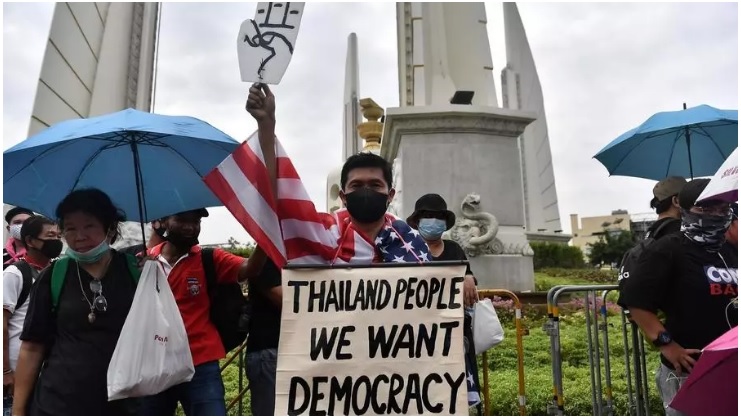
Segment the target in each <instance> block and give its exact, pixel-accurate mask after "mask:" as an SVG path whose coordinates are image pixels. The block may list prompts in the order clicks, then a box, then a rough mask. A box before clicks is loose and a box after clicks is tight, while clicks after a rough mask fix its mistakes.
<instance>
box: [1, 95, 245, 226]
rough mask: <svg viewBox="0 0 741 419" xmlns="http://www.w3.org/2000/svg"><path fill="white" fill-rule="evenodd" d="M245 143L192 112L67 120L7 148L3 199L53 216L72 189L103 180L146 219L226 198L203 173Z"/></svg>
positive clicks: (134, 216) (132, 214)
mask: <svg viewBox="0 0 741 419" xmlns="http://www.w3.org/2000/svg"><path fill="white" fill-rule="evenodd" d="M238 146H239V143H238V142H237V141H235V140H234V139H233V138H231V137H229V136H228V135H226V134H224V133H223V132H221V131H219V130H218V129H216V128H214V127H212V126H211V125H209V124H207V123H205V122H203V121H201V120H199V119H196V118H191V117H183V116H164V115H156V114H151V113H147V112H141V111H137V110H134V109H126V110H124V111H120V112H116V113H112V114H108V115H103V116H99V117H94V118H87V119H75V120H70V121H65V122H61V123H59V124H56V125H53V126H51V127H49V128H47V129H45V130H44V131H42V132H40V133H39V134H37V135H34V136H33V137H30V138H28V139H27V140H25V141H23V142H21V143H20V144H17V145H16V146H14V147H12V148H10V149H8V150H6V151H5V152H4V153H3V202H5V203H8V204H13V205H18V206H22V207H25V208H28V209H31V210H33V211H36V212H38V213H41V214H44V215H46V216H50V217H51V216H53V215H54V212H55V210H56V206H57V205H58V204H59V202H60V201H61V200H62V199H63V198H64V197H65V196H66V195H67V194H68V193H70V192H71V191H73V190H75V189H81V188H98V189H100V190H102V191H104V192H106V193H107V194H108V195H109V196H110V197H111V199H113V201H114V203H116V205H118V206H119V207H120V208H121V209H122V210H123V211H124V212H125V213H126V217H127V219H128V220H129V221H132V220H133V221H139V222H142V223H144V222H148V221H151V220H154V219H157V218H161V217H164V216H167V215H171V214H175V213H178V212H182V211H187V210H191V209H195V208H202V207H210V206H220V205H222V204H221V202H220V201H219V200H218V199H217V198H216V196H214V194H213V193H212V192H211V190H210V189H208V187H207V186H206V185H205V184H204V182H203V180H202V177H203V176H205V175H206V174H207V173H208V172H209V171H210V170H211V169H213V168H214V167H215V166H216V165H218V164H219V163H221V161H222V160H224V159H225V158H226V157H227V156H228V155H229V154H230V153H231V152H232V151H234V149H236V148H237V147H238Z"/></svg>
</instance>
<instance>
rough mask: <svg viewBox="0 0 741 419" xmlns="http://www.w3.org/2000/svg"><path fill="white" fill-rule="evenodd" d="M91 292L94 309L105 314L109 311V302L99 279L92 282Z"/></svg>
mask: <svg viewBox="0 0 741 419" xmlns="http://www.w3.org/2000/svg"><path fill="white" fill-rule="evenodd" d="M90 291H92V292H93V308H95V311H97V312H99V313H105V312H106V311H107V310H108V300H106V299H105V296H104V295H103V284H101V283H100V280H99V279H93V280H92V281H90Z"/></svg>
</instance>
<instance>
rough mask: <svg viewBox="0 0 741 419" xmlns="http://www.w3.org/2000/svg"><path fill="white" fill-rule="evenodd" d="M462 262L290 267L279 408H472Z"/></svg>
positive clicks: (396, 411)
mask: <svg viewBox="0 0 741 419" xmlns="http://www.w3.org/2000/svg"><path fill="white" fill-rule="evenodd" d="M464 274H465V266H434V267H433V266H425V267H398V268H397V267H391V268H362V269H312V270H308V269H306V270H284V271H283V317H282V321H281V330H280V345H279V349H278V373H277V379H276V403H275V414H276V415H281V416H282V415H289V416H293V415H312V416H314V415H365V414H367V415H431V414H440V415H453V414H457V415H467V414H468V401H467V396H466V394H467V387H466V381H465V380H466V374H465V365H464V349H463V275H464Z"/></svg>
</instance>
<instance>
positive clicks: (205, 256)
mask: <svg viewBox="0 0 741 419" xmlns="http://www.w3.org/2000/svg"><path fill="white" fill-rule="evenodd" d="M201 263H202V264H203V271H204V273H205V274H206V292H210V291H213V290H215V289H216V285H217V282H218V281H217V280H216V265H215V264H214V249H211V248H202V249H201Z"/></svg>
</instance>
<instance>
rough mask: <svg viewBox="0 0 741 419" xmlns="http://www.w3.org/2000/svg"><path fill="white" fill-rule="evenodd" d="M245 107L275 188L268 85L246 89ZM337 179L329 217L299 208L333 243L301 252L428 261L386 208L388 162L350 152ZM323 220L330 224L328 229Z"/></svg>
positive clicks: (418, 240)
mask: <svg viewBox="0 0 741 419" xmlns="http://www.w3.org/2000/svg"><path fill="white" fill-rule="evenodd" d="M247 111H248V112H249V113H250V114H251V115H252V116H253V117H254V118H255V120H257V124H258V129H257V132H258V138H259V141H260V149H261V151H262V153H263V157H264V161H265V165H266V167H267V172H268V176H269V179H270V186H271V189H272V190H273V191H274V192H276V191H277V189H278V187H277V184H278V182H277V171H276V165H275V145H276V141H275V96H274V95H273V94H272V92H271V91H270V88H269V87H268V86H266V85H262V84H254V85H253V86H252V87H251V88H250V92H249V97H248V99H247ZM340 183H341V186H342V188H341V191H340V194H339V195H340V199H341V200H342V203H343V204H344V207H345V208H342V209H339V210H337V211H336V212H335V213H334V214H331V215H329V216H327V214H321V213H319V212H318V211H316V209H315V208H311V209H308V208H302V209H303V210H304V214H303V215H302V218H303V219H305V220H312V221H316V222H317V223H322V224H324V226H325V227H327V230H326V232H323V233H322V235H323V237H322V240H321V242H322V243H324V244H326V243H336V246H334V247H332V248H331V249H327V247H329V246H325V245H323V244H322V243H319V242H316V243H319V244H318V245H317V246H315V247H312V248H304V249H303V252H302V253H303V254H309V255H311V256H321V257H322V258H323V259H324V260H326V261H328V262H330V263H334V262H336V261H337V260H342V261H343V262H345V263H350V264H369V263H394V262H427V261H429V260H430V259H431V257H430V251H429V248H428V246H427V243H425V241H424V240H423V239H422V237H421V236H420V235H419V233H418V232H417V231H416V230H414V229H412V228H411V227H410V226H409V225H408V224H407V223H406V222H404V221H403V220H400V219H397V218H396V217H395V216H394V215H393V214H390V213H388V212H387V208H388V206H389V203H390V202H391V201H392V200H393V199H394V195H395V190H394V188H393V187H392V169H391V164H390V163H389V162H387V161H386V160H385V159H384V158H383V157H381V156H378V155H376V154H373V153H368V152H363V153H358V154H356V155H354V156H350V158H348V159H347V161H345V164H344V165H343V166H342V172H341V174H340ZM275 195H280V194H277V193H276V194H275ZM328 224H332V228H330V227H329V225H328ZM335 227H336V228H335ZM310 241H311V240H307V242H310ZM258 245H260V243H258ZM258 248H259V246H258Z"/></svg>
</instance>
